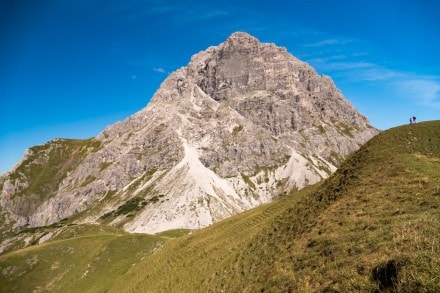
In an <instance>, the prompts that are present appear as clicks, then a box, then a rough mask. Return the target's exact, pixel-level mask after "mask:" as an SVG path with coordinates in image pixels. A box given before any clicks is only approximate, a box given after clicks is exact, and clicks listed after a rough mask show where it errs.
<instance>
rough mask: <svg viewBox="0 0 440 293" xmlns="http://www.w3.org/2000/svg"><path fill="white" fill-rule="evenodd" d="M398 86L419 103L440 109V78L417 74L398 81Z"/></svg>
mask: <svg viewBox="0 0 440 293" xmlns="http://www.w3.org/2000/svg"><path fill="white" fill-rule="evenodd" d="M396 86H397V88H398V89H399V91H401V92H402V93H404V94H405V95H407V96H409V97H411V98H412V99H414V100H416V101H418V103H419V104H421V105H424V106H429V107H434V108H439V109H440V80H438V79H435V78H432V77H417V76H415V77H412V78H411V77H408V78H406V79H403V80H401V81H397V82H396Z"/></svg>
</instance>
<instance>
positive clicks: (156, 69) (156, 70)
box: [153, 67, 167, 73]
mask: <svg viewBox="0 0 440 293" xmlns="http://www.w3.org/2000/svg"><path fill="white" fill-rule="evenodd" d="M153 71H155V72H158V73H167V72H166V70H165V69H163V68H162V67H154V68H153Z"/></svg>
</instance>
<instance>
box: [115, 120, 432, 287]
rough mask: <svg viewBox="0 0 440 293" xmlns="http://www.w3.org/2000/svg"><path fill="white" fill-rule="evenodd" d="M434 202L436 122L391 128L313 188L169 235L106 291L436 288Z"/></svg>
mask: <svg viewBox="0 0 440 293" xmlns="http://www.w3.org/2000/svg"><path fill="white" fill-rule="evenodd" d="M439 206H440V122H439V121H436V122H429V123H421V124H417V125H414V126H404V127H398V128H395V129H391V130H389V131H386V132H384V133H381V134H380V135H378V136H377V137H376V138H374V139H372V140H371V141H370V142H369V143H367V145H365V146H364V147H363V148H362V149H361V150H360V151H358V152H357V153H356V154H354V155H353V156H351V157H350V158H349V159H348V160H347V161H346V162H345V163H344V164H343V165H342V166H341V168H340V169H339V170H338V171H337V172H336V174H334V176H332V177H331V178H330V179H328V180H326V181H325V182H324V183H323V184H322V185H317V186H313V187H311V188H309V189H307V190H303V191H301V192H299V193H296V194H293V195H291V196H290V197H287V198H284V199H282V200H280V201H278V202H275V203H272V204H269V205H265V206H262V207H259V208H257V209H255V210H252V211H250V212H247V213H244V214H242V215H239V216H238V217H234V218H231V219H228V220H227V221H224V222H222V223H220V224H218V225H214V226H212V227H209V228H208V229H204V230H201V231H199V232H197V233H194V234H193V235H191V236H188V237H184V238H180V239H177V240H175V241H173V242H170V243H168V244H167V245H165V246H164V247H163V248H162V249H161V250H160V251H158V252H157V253H156V254H154V255H152V256H151V257H150V258H149V259H148V260H145V261H143V262H140V263H139V264H137V265H136V266H134V267H133V268H132V269H131V270H130V271H129V272H128V273H127V274H126V275H124V276H123V277H121V279H120V280H117V281H116V282H115V286H114V287H113V289H114V291H118V290H122V289H126V290H129V291H138V292H145V291H146V292H161V291H162V292H165V291H168V292H169V291H175V292H182V291H186V292H190V291H199V292H209V291H215V292H217V291H224V292H238V291H247V292H256V291H287V292H288V291H292V292H298V291H300V292H304V291H315V292H316V291H318V292H319V291H342V292H353V291H372V290H375V289H380V288H382V289H386V288H393V287H397V288H399V289H401V290H402V291H408V292H411V291H417V290H422V288H423V289H424V290H426V291H430V292H434V291H439V290H440V285H439V284H440V280H439V276H440V244H439V239H440V237H439V236H440V235H439V234H440V231H439V227H440V210H439ZM393 270H394V271H395V272H396V273H395V274H393V273H392V272H393ZM123 280H125V282H124V283H123ZM127 280H129V281H128V282H127ZM127 283H128V284H129V285H127ZM119 284H124V286H125V287H122V286H120V285H119Z"/></svg>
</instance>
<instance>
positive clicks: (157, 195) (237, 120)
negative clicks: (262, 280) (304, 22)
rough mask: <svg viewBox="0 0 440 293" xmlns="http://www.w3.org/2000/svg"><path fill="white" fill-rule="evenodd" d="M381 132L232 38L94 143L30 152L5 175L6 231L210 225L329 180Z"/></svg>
mask: <svg viewBox="0 0 440 293" xmlns="http://www.w3.org/2000/svg"><path fill="white" fill-rule="evenodd" d="M376 133H377V130H376V129H375V128H373V127H371V126H370V125H369V122H368V120H367V119H366V118H365V117H364V116H362V115H361V114H359V113H358V112H357V111H356V109H355V108H354V107H353V106H352V105H351V104H350V103H349V102H348V101H347V100H346V99H344V97H343V96H342V94H341V92H340V91H339V90H338V89H337V88H336V86H335V85H334V83H333V82H332V80H331V79H330V78H329V77H327V76H323V75H318V74H317V73H316V71H315V70H314V69H313V68H311V67H310V66H309V65H308V64H306V63H304V62H302V61H300V60H298V59H297V58H295V57H294V56H292V55H291V54H290V53H288V52H287V51H286V49H285V48H282V47H278V46H276V45H274V44H265V43H261V42H259V41H258V40H257V39H256V38H254V37H252V36H250V35H249V34H246V33H242V32H238V33H234V34H232V35H231V36H230V37H229V38H228V39H227V40H226V41H225V42H224V43H221V44H220V45H218V46H213V47H209V48H208V49H207V50H205V51H202V52H200V53H198V54H196V55H194V56H193V57H192V58H191V61H190V62H189V64H188V65H187V66H186V67H183V68H181V69H179V70H177V71H175V72H173V73H172V74H170V76H169V77H168V78H167V79H166V80H165V81H164V82H163V83H162V85H161V86H160V88H159V89H158V90H157V92H156V93H155V94H154V96H153V98H152V99H151V101H150V103H149V104H148V106H147V107H146V108H144V109H142V110H141V111H139V112H138V113H136V114H134V115H133V116H131V117H129V118H128V119H126V120H125V121H123V122H119V123H116V124H114V125H112V126H109V127H107V128H106V129H105V130H104V131H103V132H102V133H100V134H99V135H98V136H97V137H96V138H93V139H89V140H65V139H56V140H52V141H50V142H48V143H46V144H44V145H41V146H36V147H33V148H30V149H29V150H28V152H27V154H26V155H25V157H24V158H23V160H22V162H21V163H20V164H19V165H17V166H16V167H15V168H14V169H13V170H12V171H11V172H8V173H6V174H5V175H3V176H2V177H0V189H1V190H2V195H1V201H0V205H1V214H0V217H2V218H3V220H4V221H3V223H5V224H4V226H3V227H2V229H3V231H7V230H11V229H19V228H20V227H29V226H30V227H35V226H44V225H49V224H53V223H57V222H59V221H62V220H63V221H66V220H67V218H69V219H70V220H71V221H74V222H76V223H102V224H108V225H113V226H118V227H122V228H123V229H125V230H126V231H129V232H146V233H156V232H160V231H164V230H170V229H177V228H189V229H196V228H200V227H204V226H207V225H210V224H211V223H213V222H216V221H219V220H221V219H224V218H226V217H229V216H231V215H234V214H237V213H240V212H242V211H244V210H247V209H250V208H253V207H255V206H258V205H260V204H262V203H265V202H269V201H271V200H272V199H274V198H276V197H278V196H280V195H282V194H283V193H285V192H287V191H288V190H290V189H292V188H298V189H300V188H302V187H304V186H306V185H309V184H312V183H315V182H317V181H319V180H321V179H323V178H326V177H328V176H329V175H330V174H331V173H332V172H333V171H335V170H336V168H337V166H338V165H339V163H340V162H341V161H342V160H343V159H344V158H345V157H346V156H347V155H348V154H350V153H352V152H353V151H355V150H357V149H358V148H359V146H360V145H362V144H363V143H364V142H366V141H367V140H368V139H370V138H371V137H372V136H374V135H375V134H376Z"/></svg>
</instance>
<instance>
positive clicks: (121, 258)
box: [0, 225, 164, 292]
mask: <svg viewBox="0 0 440 293" xmlns="http://www.w3.org/2000/svg"><path fill="white" fill-rule="evenodd" d="M163 242H164V239H162V238H160V237H158V236H152V235H141V234H128V233H125V232H123V231H119V230H116V229H114V228H105V227H99V226H84V225H78V226H72V227H69V228H67V229H64V230H63V231H62V232H61V234H60V235H58V236H57V237H55V240H51V241H49V242H46V243H43V244H40V245H35V246H30V247H27V248H25V249H21V250H17V251H14V252H11V253H8V254H6V255H2V256H0V292H47V291H57V292H87V291H94V292H103V291H105V290H107V289H109V287H110V286H111V284H112V281H113V279H114V278H115V277H116V276H118V275H122V274H124V273H125V272H126V271H128V270H129V269H130V267H131V266H132V265H134V264H136V263H137V262H139V261H141V260H142V259H143V258H144V257H146V256H147V255H149V254H151V253H152V252H153V251H154V249H157V248H158V247H159V246H160V245H162V244H163Z"/></svg>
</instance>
